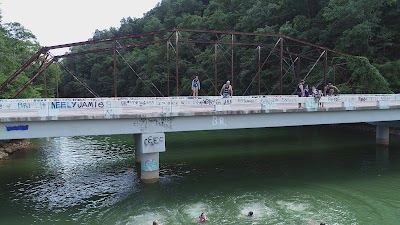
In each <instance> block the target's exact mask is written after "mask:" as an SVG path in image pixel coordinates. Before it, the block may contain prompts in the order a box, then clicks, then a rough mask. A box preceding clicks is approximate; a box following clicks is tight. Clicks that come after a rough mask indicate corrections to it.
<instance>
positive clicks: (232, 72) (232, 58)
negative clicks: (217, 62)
mask: <svg viewBox="0 0 400 225" xmlns="http://www.w3.org/2000/svg"><path fill="white" fill-rule="evenodd" d="M231 85H232V86H233V34H232V39H231Z"/></svg>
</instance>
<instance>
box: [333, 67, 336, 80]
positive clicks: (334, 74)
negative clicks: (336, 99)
mask: <svg viewBox="0 0 400 225" xmlns="http://www.w3.org/2000/svg"><path fill="white" fill-rule="evenodd" d="M332 67H333V84H336V68H335V65H333V66H332Z"/></svg>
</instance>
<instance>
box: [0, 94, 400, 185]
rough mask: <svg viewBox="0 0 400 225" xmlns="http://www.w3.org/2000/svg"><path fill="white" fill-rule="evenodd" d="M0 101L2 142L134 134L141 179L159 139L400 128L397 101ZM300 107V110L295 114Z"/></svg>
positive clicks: (382, 137)
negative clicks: (312, 128) (335, 127)
mask: <svg viewBox="0 0 400 225" xmlns="http://www.w3.org/2000/svg"><path fill="white" fill-rule="evenodd" d="M320 102H322V103H323V104H324V106H323V107H318V102H317V101H316V99H315V98H313V97H308V98H299V97H297V96H245V97H233V98H228V99H223V98H220V97H199V98H196V99H192V98H188V97H170V98H102V99H101V98H99V99H18V100H0V139H27V138H43V137H59V136H84V135H113V134H134V138H135V154H136V157H135V158H136V161H137V162H138V163H140V165H141V178H142V180H144V181H147V182H153V181H157V180H158V177H159V153H160V152H163V151H165V134H164V133H165V132H177V131H194V130H219V129H241V128H261V127H281V126H303V125H319V124H339V123H359V122H367V123H371V124H374V125H376V126H377V133H376V141H377V144H383V145H388V144H389V127H390V126H394V125H400V124H399V121H400V95H341V96H333V97H322V98H321V99H320ZM299 103H301V104H302V107H303V108H298V104H299Z"/></svg>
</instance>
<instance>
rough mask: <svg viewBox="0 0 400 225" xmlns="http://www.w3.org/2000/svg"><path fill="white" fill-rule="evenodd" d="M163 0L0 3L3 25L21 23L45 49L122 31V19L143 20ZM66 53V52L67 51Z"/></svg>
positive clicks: (12, 0)
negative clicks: (98, 33) (98, 32)
mask: <svg viewBox="0 0 400 225" xmlns="http://www.w3.org/2000/svg"><path fill="white" fill-rule="evenodd" d="M158 2H161V0H112V1H105V0H97V1H95V0H0V9H1V10H2V16H3V21H2V22H3V23H8V22H19V23H21V24H22V25H23V26H24V27H25V28H26V29H28V30H30V31H31V32H32V33H33V34H34V35H35V36H36V38H37V40H38V41H39V43H40V44H41V45H42V46H50V45H57V44H64V43H71V42H77V41H85V40H87V39H89V38H91V37H93V33H94V31H95V30H96V29H99V30H104V29H108V28H110V27H119V25H120V21H121V19H122V18H127V17H132V18H140V17H143V14H144V13H146V12H148V11H149V10H150V9H152V8H154V7H155V6H156V5H157V3H158ZM63 51H66V50H63Z"/></svg>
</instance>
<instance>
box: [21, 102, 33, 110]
mask: <svg viewBox="0 0 400 225" xmlns="http://www.w3.org/2000/svg"><path fill="white" fill-rule="evenodd" d="M30 108H31V106H30V104H29V103H23V102H19V103H18V109H30Z"/></svg>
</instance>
